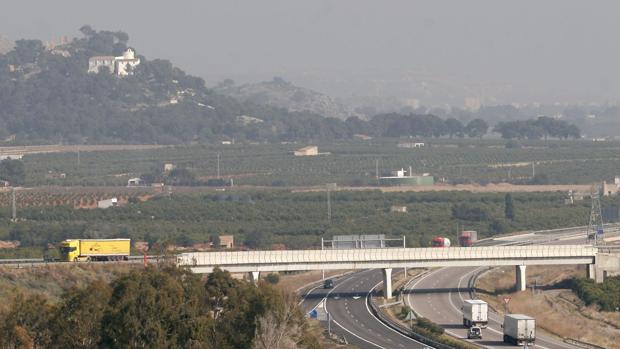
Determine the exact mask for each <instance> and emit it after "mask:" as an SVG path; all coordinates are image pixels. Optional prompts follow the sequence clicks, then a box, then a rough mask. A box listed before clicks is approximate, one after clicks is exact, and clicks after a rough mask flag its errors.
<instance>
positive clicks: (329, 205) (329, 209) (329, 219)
mask: <svg viewBox="0 0 620 349" xmlns="http://www.w3.org/2000/svg"><path fill="white" fill-rule="evenodd" d="M327 222H329V223H331V222H332V201H331V197H330V195H329V184H328V185H327Z"/></svg>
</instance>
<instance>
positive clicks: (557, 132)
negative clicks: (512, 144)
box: [493, 116, 581, 139]
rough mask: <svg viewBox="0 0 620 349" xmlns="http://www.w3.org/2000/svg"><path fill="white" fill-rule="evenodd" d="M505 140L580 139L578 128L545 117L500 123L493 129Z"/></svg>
mask: <svg viewBox="0 0 620 349" xmlns="http://www.w3.org/2000/svg"><path fill="white" fill-rule="evenodd" d="M493 131H494V132H497V133H499V134H501V135H502V138H506V139H514V138H516V139H542V138H544V139H547V138H549V137H553V138H561V139H567V138H575V139H577V138H580V137H581V131H580V130H579V128H578V127H577V126H576V125H574V124H570V123H568V122H566V121H564V120H557V119H553V118H550V117H546V116H541V117H539V118H537V119H530V120H518V121H508V122H500V123H498V124H497V125H496V126H495V128H494V129H493Z"/></svg>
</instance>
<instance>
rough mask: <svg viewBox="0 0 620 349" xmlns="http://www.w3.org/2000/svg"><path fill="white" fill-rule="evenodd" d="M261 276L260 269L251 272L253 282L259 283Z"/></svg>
mask: <svg viewBox="0 0 620 349" xmlns="http://www.w3.org/2000/svg"><path fill="white" fill-rule="evenodd" d="M259 276H260V271H253V272H250V280H251V281H252V283H257V282H258V277H259Z"/></svg>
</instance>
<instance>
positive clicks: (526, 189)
mask: <svg viewBox="0 0 620 349" xmlns="http://www.w3.org/2000/svg"><path fill="white" fill-rule="evenodd" d="M336 190H381V191H382V192H384V193H389V192H424V191H470V192H474V193H534V192H545V191H565V192H567V191H569V190H572V191H573V192H575V193H583V194H587V193H589V192H590V185H583V184H574V185H514V184H508V183H500V184H488V185H478V184H458V185H449V184H435V185H420V186H398V187H338V188H337V189H336ZM306 191H308V192H311V191H325V187H324V186H321V187H311V188H295V189H293V192H306Z"/></svg>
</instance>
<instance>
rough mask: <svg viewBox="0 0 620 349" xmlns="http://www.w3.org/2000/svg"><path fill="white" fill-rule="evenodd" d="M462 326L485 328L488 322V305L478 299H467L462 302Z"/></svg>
mask: <svg viewBox="0 0 620 349" xmlns="http://www.w3.org/2000/svg"><path fill="white" fill-rule="evenodd" d="M461 309H462V310H463V326H465V327H480V328H486V327H487V324H488V323H489V318H488V313H489V305H488V304H487V302H485V301H481V300H479V299H467V300H465V302H463V307H462V308H461Z"/></svg>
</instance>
